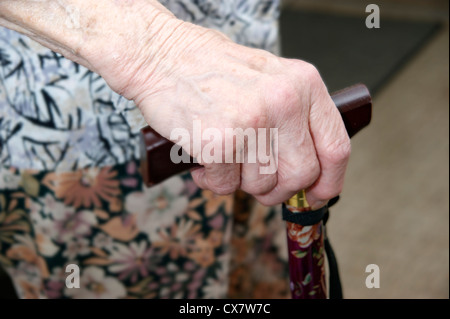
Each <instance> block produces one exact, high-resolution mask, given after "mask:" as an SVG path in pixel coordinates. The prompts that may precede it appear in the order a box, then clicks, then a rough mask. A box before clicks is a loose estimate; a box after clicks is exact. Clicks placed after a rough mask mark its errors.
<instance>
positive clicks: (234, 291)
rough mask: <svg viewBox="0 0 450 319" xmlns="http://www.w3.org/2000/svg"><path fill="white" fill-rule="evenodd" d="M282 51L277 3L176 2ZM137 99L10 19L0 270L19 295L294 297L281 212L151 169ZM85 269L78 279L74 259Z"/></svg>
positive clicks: (0, 144) (233, 33)
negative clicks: (147, 180) (145, 165)
mask: <svg viewBox="0 0 450 319" xmlns="http://www.w3.org/2000/svg"><path fill="white" fill-rule="evenodd" d="M161 2H162V3H163V4H164V5H165V6H167V8H169V9H170V10H171V11H172V12H174V13H175V14H176V15H177V16H178V17H179V18H181V19H184V20H187V21H191V22H193V23H196V24H199V25H203V26H205V27H209V28H215V29H218V30H220V31H222V32H224V33H226V34H227V35H229V36H230V37H231V38H232V39H233V40H234V41H236V42H238V43H241V44H243V45H247V46H251V47H257V48H262V49H265V50H269V51H273V52H276V50H277V32H278V30H277V17H278V13H279V12H278V1H277V0H220V1H217V0H164V1H161ZM144 125H145V123H144V122H143V120H142V116H140V114H139V112H138V110H137V108H136V106H135V105H134V104H133V103H132V102H131V101H128V100H126V99H124V98H123V97H121V96H119V95H117V94H116V93H114V92H112V91H111V90H110V89H109V88H108V86H107V85H106V84H105V82H104V81H103V79H102V78H101V77H100V76H98V75H97V74H95V73H92V72H91V71H89V70H87V69H85V68H83V67H82V66H80V65H77V64H76V63H73V62H71V61H69V60H67V59H65V58H64V57H62V56H61V55H59V54H56V53H54V52H52V51H50V50H48V49H46V48H44V47H42V46H40V45H39V44H37V43H35V42H34V41H32V40H30V39H29V38H27V37H24V36H22V35H20V34H18V33H15V32H13V31H10V30H8V29H5V28H0V265H1V266H2V267H3V268H4V269H5V270H6V272H7V273H8V274H9V276H10V277H11V279H12V282H13V284H14V287H15V289H16V292H17V294H18V296H19V297H20V298H228V297H232V298H284V297H287V296H288V295H289V289H288V279H287V278H288V276H287V269H288V268H287V256H286V238H285V236H286V230H285V228H284V223H283V222H282V220H281V214H280V212H279V211H278V210H279V208H278V207H272V208H269V207H264V206H262V205H259V204H258V203H256V202H255V201H254V200H253V199H252V198H250V197H249V196H248V195H246V194H244V193H242V192H237V193H236V194H234V195H230V196H217V195H215V194H213V193H212V192H210V191H207V190H201V189H199V188H197V186H196V185H195V184H194V183H193V181H192V179H191V177H190V174H188V173H186V174H181V175H179V176H175V177H173V178H171V179H169V180H167V181H165V182H163V183H162V184H159V185H156V186H154V187H151V188H147V187H145V186H144V184H143V182H142V178H141V176H140V174H139V131H140V128H142V127H143V126H144ZM70 265H76V266H77V267H78V269H79V274H80V280H79V284H80V286H79V288H71V286H70V285H68V284H67V279H68V275H69V272H67V269H68V268H67V267H68V266H70Z"/></svg>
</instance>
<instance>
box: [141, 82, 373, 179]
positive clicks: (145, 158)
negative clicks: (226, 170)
mask: <svg viewBox="0 0 450 319" xmlns="http://www.w3.org/2000/svg"><path fill="white" fill-rule="evenodd" d="M331 97H332V99H333V101H334V103H335V104H336V107H337V108H338V109H339V111H340V113H341V115H342V119H343V121H344V124H345V128H346V129H347V132H348V135H349V136H350V137H352V136H353V135H355V134H356V133H358V132H359V131H360V130H361V129H363V128H364V127H366V126H367V125H368V124H369V123H370V120H371V117H372V98H371V96H370V93H369V90H368V89H367V87H366V86H365V85H363V84H356V85H354V86H351V87H348V88H345V89H343V90H340V91H338V92H335V93H333V94H332V95H331ZM173 145H174V143H173V142H172V141H170V140H168V139H166V138H164V137H162V136H161V135H160V134H158V133H157V132H156V131H155V130H153V129H152V128H151V127H150V126H146V127H144V128H142V129H141V145H140V147H141V165H140V166H141V173H142V178H143V180H144V183H145V185H147V186H148V187H150V186H153V185H155V184H158V183H160V182H162V181H164V180H166V179H167V178H169V177H171V176H173V175H176V174H178V173H181V172H184V171H186V170H188V169H191V168H194V167H198V166H199V164H197V163H194V161H193V160H191V161H190V163H179V164H175V163H173V162H172V160H171V159H170V150H171V148H172V146H173Z"/></svg>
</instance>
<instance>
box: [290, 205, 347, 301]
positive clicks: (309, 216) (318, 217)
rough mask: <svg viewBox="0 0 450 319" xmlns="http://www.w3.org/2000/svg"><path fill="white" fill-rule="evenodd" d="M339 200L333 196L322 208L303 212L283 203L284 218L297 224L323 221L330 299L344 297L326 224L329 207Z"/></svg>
mask: <svg viewBox="0 0 450 319" xmlns="http://www.w3.org/2000/svg"><path fill="white" fill-rule="evenodd" d="M338 200H339V196H337V197H335V198H333V199H332V200H330V201H329V202H328V205H326V206H324V207H322V208H321V209H318V210H314V211H308V212H301V213H292V212H291V211H290V210H289V209H288V208H287V207H286V205H285V204H283V220H285V221H287V222H291V223H295V224H299V225H302V226H312V225H315V224H317V223H319V222H320V221H323V226H324V232H325V233H324V246H325V252H326V254H327V260H328V266H329V267H328V268H329V272H330V275H329V281H330V291H329V295H330V296H329V298H330V299H342V298H343V294H342V285H341V279H340V276H339V268H338V265H337V260H336V255H335V254H334V251H333V248H332V247H331V244H330V241H329V239H328V236H327V233H326V229H325V225H326V223H327V221H328V218H329V216H330V212H329V210H328V209H329V208H330V207H331V206H333V205H334V204H336V203H337V201H338Z"/></svg>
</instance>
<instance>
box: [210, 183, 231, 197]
mask: <svg viewBox="0 0 450 319" xmlns="http://www.w3.org/2000/svg"><path fill="white" fill-rule="evenodd" d="M207 184H208V185H207V188H208V189H209V190H210V191H212V192H213V193H215V194H217V195H229V194H232V193H234V192H235V191H236V190H237V189H238V188H239V184H238V183H236V182H226V183H223V182H221V181H217V182H216V181H209V182H208V183H207Z"/></svg>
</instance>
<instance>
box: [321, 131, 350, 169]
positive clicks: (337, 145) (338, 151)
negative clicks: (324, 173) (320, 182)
mask: <svg viewBox="0 0 450 319" xmlns="http://www.w3.org/2000/svg"><path fill="white" fill-rule="evenodd" d="M351 151H352V145H351V142H350V138H348V136H347V137H345V138H340V139H336V140H334V141H333V142H332V143H330V144H328V146H327V148H326V150H325V154H326V156H327V159H328V160H329V161H330V162H332V163H334V164H343V163H346V162H347V161H348V159H349V158H350V154H351Z"/></svg>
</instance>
